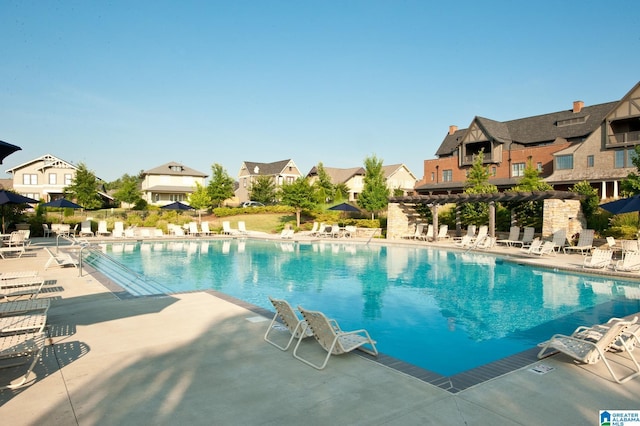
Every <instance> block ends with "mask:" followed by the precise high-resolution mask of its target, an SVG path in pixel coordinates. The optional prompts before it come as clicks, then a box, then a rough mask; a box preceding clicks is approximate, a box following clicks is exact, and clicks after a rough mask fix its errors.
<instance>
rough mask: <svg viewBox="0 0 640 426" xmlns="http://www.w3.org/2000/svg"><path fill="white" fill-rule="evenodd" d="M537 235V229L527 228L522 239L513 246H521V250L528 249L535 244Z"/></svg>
mask: <svg viewBox="0 0 640 426" xmlns="http://www.w3.org/2000/svg"><path fill="white" fill-rule="evenodd" d="M535 233H536V230H535V228H533V227H531V226H525V227H524V231H522V239H521V240H517V241H514V242H512V243H511V245H513V246H516V245H520V248H527V247H529V246H530V245H531V243H532V242H533V240H534V236H535Z"/></svg>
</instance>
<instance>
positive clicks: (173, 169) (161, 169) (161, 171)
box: [142, 161, 208, 178]
mask: <svg viewBox="0 0 640 426" xmlns="http://www.w3.org/2000/svg"><path fill="white" fill-rule="evenodd" d="M142 174H143V175H166V176H195V177H203V178H206V177H207V176H208V175H206V174H204V173H202V172H199V171H197V170H194V169H192V168H190V167H187V166H184V165H182V164H180V163H176V162H175V161H172V162H170V163H167V164H163V165H162V166H158V167H155V168H153V169H149V170H145V171H144V172H142Z"/></svg>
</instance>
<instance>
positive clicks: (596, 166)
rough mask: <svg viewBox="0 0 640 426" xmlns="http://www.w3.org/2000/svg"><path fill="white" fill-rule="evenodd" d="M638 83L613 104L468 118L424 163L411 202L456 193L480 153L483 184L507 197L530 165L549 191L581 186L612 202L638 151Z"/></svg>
mask: <svg viewBox="0 0 640 426" xmlns="http://www.w3.org/2000/svg"><path fill="white" fill-rule="evenodd" d="M639 118H640V83H638V84H636V85H635V86H634V87H633V88H632V89H631V91H629V93H627V95H625V96H624V97H623V98H622V99H621V100H619V101H615V102H608V103H604V104H598V105H592V106H585V104H584V102H582V101H575V102H573V105H572V108H571V109H567V110H562V111H558V112H552V113H548V114H543V115H538V116H533V117H526V118H521V119H516V120H511V121H504V122H500V121H495V120H491V119H488V118H484V117H475V118H474V119H473V120H472V122H471V124H470V125H469V127H468V128H466V129H458V128H457V127H456V126H450V128H449V132H448V134H447V135H446V136H445V138H444V140H443V141H442V143H441V145H440V147H439V148H438V150H437V151H436V156H437V158H436V159H431V160H425V161H424V175H423V178H422V180H421V181H420V182H418V184H416V192H417V193H419V194H445V193H459V192H462V191H463V189H464V184H465V182H466V179H467V173H468V171H469V169H470V168H471V166H472V164H473V161H474V159H475V158H476V156H477V155H478V154H479V153H480V151H482V152H483V155H484V164H485V165H486V166H487V168H488V170H489V174H490V178H489V181H490V183H492V184H494V185H496V186H497V187H498V188H499V190H501V191H502V190H508V189H510V188H511V187H513V186H514V185H516V184H517V183H518V181H519V180H520V178H521V177H522V176H523V174H524V169H525V167H526V165H527V164H528V163H531V164H532V165H533V166H534V167H536V168H537V169H538V171H539V172H540V175H541V176H542V177H543V178H544V179H545V180H546V181H547V182H548V183H549V184H551V185H552V186H553V187H554V189H557V190H566V189H568V188H569V187H570V186H571V185H573V184H575V183H577V182H581V181H585V180H586V181H587V182H589V183H591V185H592V186H593V187H594V188H596V189H598V191H599V193H600V196H601V198H603V199H604V198H609V197H614V198H617V197H618V195H619V182H620V181H621V180H622V179H624V178H625V177H626V176H627V174H628V173H629V172H631V171H635V170H636V169H635V167H634V166H633V164H632V163H631V158H632V153H633V147H634V146H635V145H637V144H639V143H640V120H638V119H639Z"/></svg>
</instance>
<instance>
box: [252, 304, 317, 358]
mask: <svg viewBox="0 0 640 426" xmlns="http://www.w3.org/2000/svg"><path fill="white" fill-rule="evenodd" d="M269 301H270V302H271V304H272V305H273V307H274V308H275V309H276V313H275V315H274V316H273V319H272V320H271V322H270V323H269V327H268V328H267V332H266V333H265V334H264V340H265V341H266V342H268V343H270V344H272V345H273V346H275V347H276V348H278V349H280V350H282V351H286V350H287V349H289V347H290V346H291V343H292V342H293V339H304V338H306V337H311V336H313V332H312V331H311V329H310V328H308V327H307V322H306V321H305V320H304V319H300V318H298V315H297V314H296V312H295V311H294V310H293V308H292V307H291V305H290V304H289V302H287V301H286V300H282V299H274V298H272V297H271V296H269ZM278 318H279V319H280V321H281V322H282V324H283V325H284V327H285V328H286V330H287V331H288V332H289V333H290V334H291V337H290V338H289V341H288V342H287V344H286V345H285V346H281V345H279V344H278V343H276V342H274V341H273V340H271V339H270V338H269V334H270V333H271V332H272V331H273V330H275V329H277V328H278V326H277V325H276V322H277V320H278Z"/></svg>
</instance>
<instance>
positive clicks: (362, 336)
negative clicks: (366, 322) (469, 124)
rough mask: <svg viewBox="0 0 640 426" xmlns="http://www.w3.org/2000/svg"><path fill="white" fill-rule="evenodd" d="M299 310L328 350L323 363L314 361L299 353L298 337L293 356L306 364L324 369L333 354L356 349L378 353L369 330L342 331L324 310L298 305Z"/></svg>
mask: <svg viewBox="0 0 640 426" xmlns="http://www.w3.org/2000/svg"><path fill="white" fill-rule="evenodd" d="M298 310H299V311H300V313H301V314H302V317H303V318H304V320H305V321H306V322H307V327H309V329H310V330H311V331H312V333H313V336H314V337H315V339H316V341H317V342H318V343H320V346H322V348H323V349H324V350H325V351H327V356H326V357H325V359H324V361H323V362H322V364H316V363H313V362H311V361H309V360H307V359H304V358H302V357H301V356H300V355H298V349H299V347H300V342H302V338H300V339H298V343H296V347H295V349H294V350H293V356H294V357H296V358H297V359H299V360H300V361H302V362H304V363H305V364H307V365H310V366H312V367H313V368H316V369H318V370H322V369H323V368H324V367H326V365H327V362H329V357H331V355H340V354H345V353H348V352H351V351H353V350H355V349H359V350H361V351H363V352H366V353H368V354H370V355H373V356H377V355H378V349H376V342H375V341H374V340H373V339H371V337H370V336H369V333H368V332H367V330H364V329H361V330H354V331H342V330H341V329H340V326H339V325H338V323H337V322H336V321H335V320H330V319H329V318H327V317H326V316H325V315H324V314H323V313H322V312H318V311H308V310H306V309H304V308H302V307H300V306H298ZM367 346H368V348H367Z"/></svg>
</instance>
